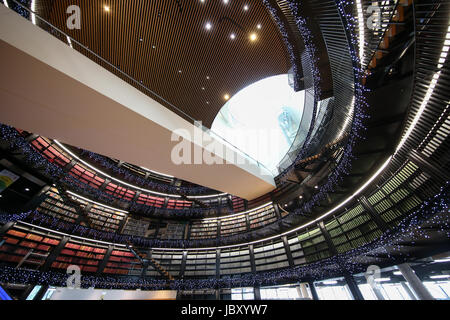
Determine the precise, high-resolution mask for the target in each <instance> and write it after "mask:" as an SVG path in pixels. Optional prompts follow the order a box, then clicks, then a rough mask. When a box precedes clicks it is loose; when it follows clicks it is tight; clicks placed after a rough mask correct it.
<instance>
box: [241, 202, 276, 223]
mask: <svg viewBox="0 0 450 320" xmlns="http://www.w3.org/2000/svg"><path fill="white" fill-rule="evenodd" d="M248 217H249V221H250V229H257V228H261V227H263V226H265V225H267V224H270V223H273V222H275V221H276V220H277V216H276V213H275V209H274V207H273V206H272V205H269V206H266V207H263V208H259V209H257V210H255V211H252V212H250V213H249V215H248Z"/></svg>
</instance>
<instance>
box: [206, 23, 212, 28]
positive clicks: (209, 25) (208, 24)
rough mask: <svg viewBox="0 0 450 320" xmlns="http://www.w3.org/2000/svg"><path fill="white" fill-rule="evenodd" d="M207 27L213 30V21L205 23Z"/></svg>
mask: <svg viewBox="0 0 450 320" xmlns="http://www.w3.org/2000/svg"><path fill="white" fill-rule="evenodd" d="M205 29H206V30H211V29H212V24H211V22H207V23H206V24H205Z"/></svg>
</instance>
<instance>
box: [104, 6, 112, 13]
mask: <svg viewBox="0 0 450 320" xmlns="http://www.w3.org/2000/svg"><path fill="white" fill-rule="evenodd" d="M103 9H104V10H105V11H106V12H109V11H111V9H110V7H109V6H104V7H103Z"/></svg>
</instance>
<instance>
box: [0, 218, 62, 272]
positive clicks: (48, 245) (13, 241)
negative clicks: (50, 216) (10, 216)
mask: <svg viewBox="0 0 450 320" xmlns="http://www.w3.org/2000/svg"><path fill="white" fill-rule="evenodd" d="M3 239H4V240H5V243H4V244H3V245H2V246H0V261H3V262H6V263H8V264H11V265H17V264H18V263H19V262H20V261H21V260H22V259H23V258H24V257H25V256H26V255H27V253H28V252H30V250H33V252H34V253H37V254H41V255H45V254H48V253H49V252H51V251H52V250H53V249H54V248H55V247H56V246H57V245H58V244H59V243H60V238H58V237H53V236H49V235H45V234H41V233H38V232H31V231H28V230H24V229H21V228H19V227H17V226H16V227H13V228H12V229H10V230H8V231H7V232H6V234H5V235H4V236H3ZM27 261H28V262H27V263H30V261H31V263H36V264H37V263H39V262H42V259H36V258H33V257H30V258H29V259H27Z"/></svg>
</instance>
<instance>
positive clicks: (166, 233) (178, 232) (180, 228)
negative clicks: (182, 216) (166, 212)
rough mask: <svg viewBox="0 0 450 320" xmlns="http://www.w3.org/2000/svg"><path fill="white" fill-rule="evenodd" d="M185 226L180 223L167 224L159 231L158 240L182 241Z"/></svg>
mask: <svg viewBox="0 0 450 320" xmlns="http://www.w3.org/2000/svg"><path fill="white" fill-rule="evenodd" d="M185 229H186V225H185V224H182V223H170V222H168V223H167V226H166V227H165V229H164V230H163V229H161V232H160V236H159V238H160V239H162V240H181V239H184V231H185Z"/></svg>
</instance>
